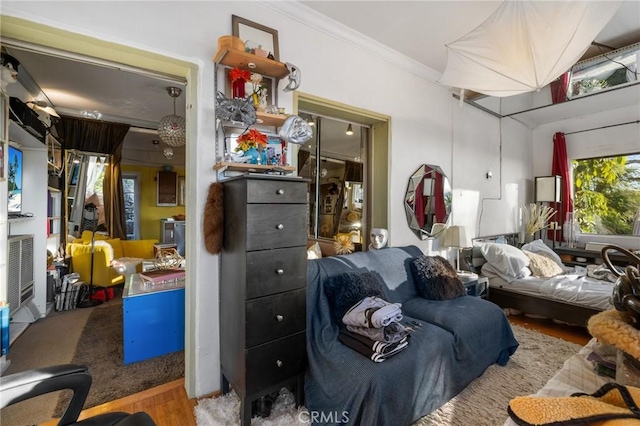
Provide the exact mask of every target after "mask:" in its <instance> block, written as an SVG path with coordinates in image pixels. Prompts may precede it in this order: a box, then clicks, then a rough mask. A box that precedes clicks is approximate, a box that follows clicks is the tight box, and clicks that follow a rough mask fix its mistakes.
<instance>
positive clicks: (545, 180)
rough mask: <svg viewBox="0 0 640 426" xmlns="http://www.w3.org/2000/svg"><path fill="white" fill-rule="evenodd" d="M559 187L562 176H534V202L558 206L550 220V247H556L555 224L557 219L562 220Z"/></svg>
mask: <svg viewBox="0 0 640 426" xmlns="http://www.w3.org/2000/svg"><path fill="white" fill-rule="evenodd" d="M561 188H562V177H560V176H558V175H555V176H538V177H536V203H556V205H559V206H560V208H559V209H556V214H555V215H554V218H553V220H552V222H551V225H552V229H553V243H552V244H553V245H552V248H556V232H557V231H558V226H557V225H556V224H557V223H558V221H562V203H561V196H560V191H561ZM543 232H544V231H543ZM560 241H562V238H560Z"/></svg>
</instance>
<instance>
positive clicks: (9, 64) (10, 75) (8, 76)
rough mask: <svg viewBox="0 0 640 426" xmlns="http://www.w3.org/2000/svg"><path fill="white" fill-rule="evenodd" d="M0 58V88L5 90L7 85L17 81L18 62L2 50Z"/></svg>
mask: <svg viewBox="0 0 640 426" xmlns="http://www.w3.org/2000/svg"><path fill="white" fill-rule="evenodd" d="M0 58H1V59H0V62H1V64H2V66H1V67H0V90H2V91H3V92H6V89H7V85H9V84H11V83H15V82H16V81H18V66H19V65H20V62H18V60H17V59H16V58H14V57H13V56H11V55H9V54H7V53H4V52H1V53H0Z"/></svg>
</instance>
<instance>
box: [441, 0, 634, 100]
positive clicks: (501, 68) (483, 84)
mask: <svg viewBox="0 0 640 426" xmlns="http://www.w3.org/2000/svg"><path fill="white" fill-rule="evenodd" d="M621 3H622V1H505V2H504V3H503V4H502V5H501V6H500V7H499V8H498V9H497V10H496V11H495V12H494V13H493V14H492V15H491V16H490V17H489V18H487V20H486V21H485V22H483V23H482V24H480V26H478V27H477V28H476V29H474V30H473V31H471V32H470V33H468V34H467V35H465V36H463V37H462V38H460V39H458V40H456V41H454V42H453V43H451V44H448V45H447V67H446V69H445V71H444V73H443V74H442V77H441V78H440V83H442V84H445V85H448V86H451V87H457V88H460V89H465V90H473V91H475V92H479V93H484V94H486V95H489V96H498V97H504V96H512V95H516V94H519V93H526V92H531V91H534V90H538V89H540V88H542V87H544V86H546V85H547V84H549V83H550V82H552V81H553V80H555V79H556V78H558V77H559V76H560V75H562V74H563V73H564V72H566V71H567V70H569V69H570V68H571V67H572V66H573V65H574V64H575V63H576V62H577V61H578V60H579V59H580V58H581V57H582V55H583V54H584V52H585V51H586V50H587V48H588V47H589V45H590V44H591V42H592V41H593V40H594V39H595V37H596V36H597V35H598V33H599V32H600V31H601V30H602V29H603V28H604V26H605V25H606V24H607V23H608V22H609V20H610V19H611V18H612V17H613V15H614V14H615V12H616V11H617V9H618V7H620V4H621Z"/></svg>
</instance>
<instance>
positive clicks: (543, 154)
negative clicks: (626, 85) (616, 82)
mask: <svg viewBox="0 0 640 426" xmlns="http://www.w3.org/2000/svg"><path fill="white" fill-rule="evenodd" d="M638 119H640V108H639V106H638V105H634V106H631V107H626V108H619V109H614V110H608V111H601V112H598V113H594V114H589V115H585V116H582V117H576V118H572V119H567V120H561V121H557V122H554V123H551V124H545V125H541V126H538V127H536V128H535V129H534V130H533V145H534V150H533V176H548V175H550V174H551V163H552V159H553V135H554V134H555V133H556V132H564V133H565V134H567V133H572V132H578V133H573V134H567V135H566V136H565V140H566V143H567V156H568V157H569V160H572V159H575V158H590V157H599V156H606V155H616V154H629V153H633V152H638V151H640V126H639V125H638V123H637V121H638ZM627 122H635V123H633V124H627V125H623V126H614V125H616V124H621V123H627ZM606 126H614V127H606ZM601 127H606V128H601ZM599 128H600V129H599ZM589 129H597V130H589ZM583 130H589V131H583ZM587 241H597V242H610V243H614V244H620V245H622V246H623V247H627V248H632V249H638V248H640V238H638V237H631V236H597V235H592V234H585V235H581V236H580V237H579V239H578V244H579V245H583V244H584V243H585V242H587Z"/></svg>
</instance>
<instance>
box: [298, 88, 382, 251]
mask: <svg viewBox="0 0 640 426" xmlns="http://www.w3.org/2000/svg"><path fill="white" fill-rule="evenodd" d="M294 111H297V114H298V115H300V116H301V117H303V118H305V119H307V120H308V122H313V123H314V126H312V127H315V130H314V138H312V139H311V140H310V141H309V142H308V143H307V144H305V145H304V146H299V147H298V146H296V147H294V149H297V152H295V151H294V156H293V158H294V159H296V160H297V162H296V166H297V168H298V173H299V174H300V175H301V176H303V177H307V178H309V179H310V180H311V184H310V217H309V223H310V226H309V237H311V238H334V237H335V236H336V235H349V236H350V238H351V240H352V242H354V246H355V247H356V250H358V249H359V250H366V247H367V245H368V244H367V241H368V235H369V231H370V229H371V228H387V227H388V226H387V225H388V224H387V218H388V202H387V200H388V178H387V177H388V170H389V166H388V152H389V139H390V136H389V128H390V120H391V118H390V117H389V116H385V115H383V114H379V113H376V112H373V111H368V110H364V109H360V108H355V107H352V106H350V105H346V104H341V103H338V102H334V101H331V100H328V99H324V98H320V97H317V96H313V95H309V94H305V93H298V92H294ZM323 133H324V135H323ZM349 133H351V134H349ZM325 171H326V172H325ZM316 188H318V190H316Z"/></svg>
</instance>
